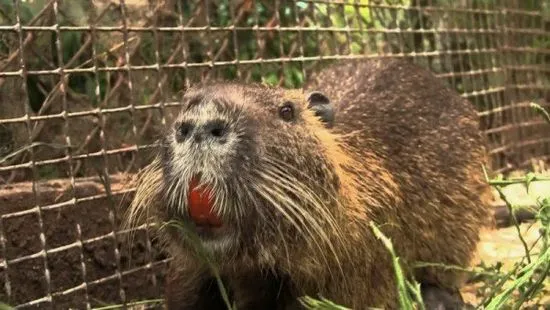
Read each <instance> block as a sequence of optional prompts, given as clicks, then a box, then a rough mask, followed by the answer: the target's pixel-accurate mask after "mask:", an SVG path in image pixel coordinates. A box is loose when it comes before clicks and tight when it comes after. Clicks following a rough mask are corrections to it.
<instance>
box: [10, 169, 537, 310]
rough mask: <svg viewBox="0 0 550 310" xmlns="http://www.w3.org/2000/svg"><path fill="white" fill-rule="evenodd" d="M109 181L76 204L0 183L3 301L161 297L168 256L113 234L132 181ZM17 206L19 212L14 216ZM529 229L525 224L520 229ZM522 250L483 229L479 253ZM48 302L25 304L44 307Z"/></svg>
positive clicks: (80, 302) (490, 258)
mask: <svg viewBox="0 0 550 310" xmlns="http://www.w3.org/2000/svg"><path fill="white" fill-rule="evenodd" d="M111 182H112V183H111V191H112V192H113V193H114V194H113V199H107V198H105V197H102V195H103V196H104V193H105V189H104V188H105V187H104V186H103V185H102V184H101V183H100V182H97V180H96V181H91V180H87V181H78V182H77V183H76V189H75V191H74V197H76V198H77V202H76V203H73V202H72V200H71V199H72V198H73V191H72V190H71V187H70V183H68V182H67V181H49V182H45V183H41V184H37V187H36V188H37V189H38V190H37V191H36V192H37V195H36V197H35V195H34V194H33V189H32V184H30V183H23V184H18V185H17V186H12V187H3V188H2V187H0V205H1V208H0V216H2V217H1V220H0V225H1V226H0V231H1V232H2V235H1V236H0V250H1V252H0V255H1V256H0V258H2V260H1V261H0V262H1V263H2V264H1V266H0V282H1V284H0V301H2V302H6V303H8V304H10V305H13V306H15V305H21V304H25V303H28V302H30V301H33V300H37V299H40V298H44V297H46V296H47V293H48V291H49V292H51V293H52V302H53V308H55V309H68V308H73V309H74V308H77V309H83V308H85V307H86V301H88V302H90V304H91V306H92V307H100V306H106V305H113V304H121V303H122V302H123V299H125V300H126V301H127V302H129V301H137V300H146V299H156V298H160V297H161V296H162V284H163V281H164V276H165V266H166V256H165V255H164V254H163V253H162V252H160V251H159V250H158V246H157V245H156V244H155V243H154V242H153V243H152V244H149V243H148V242H147V240H148V239H147V238H146V237H147V236H146V234H145V232H143V231H140V232H138V233H137V234H136V236H135V239H134V242H133V243H132V247H131V248H129V247H128V243H127V242H126V239H125V238H126V237H127V234H117V236H116V240H115V236H114V234H113V227H114V226H117V227H118V224H119V222H120V218H121V210H123V208H122V207H123V206H126V205H127V203H128V201H129V200H130V199H131V196H130V195H127V194H124V190H125V186H126V187H128V185H127V184H128V181H127V179H125V178H124V177H122V176H114V177H113V178H112V179H111ZM94 197H95V198H94ZM37 205H40V206H42V207H43V208H42V210H41V212H40V214H39V213H37V212H27V213H25V212H26V211H29V210H31V209H33V208H35V207H36V206H37ZM17 212H20V214H15V215H14V213H17ZM41 225H42V227H43V229H41V227H40V226H41ZM78 226H79V227H80V232H79V230H78V229H77V227H78ZM527 227H528V224H524V225H523V226H522V229H527ZM41 231H44V235H43V236H42V235H41V233H40V232H41ZM529 231H530V233H528V234H526V238H527V239H528V240H530V239H533V238H536V232H537V229H536V228H531V229H530V230H529ZM80 240H81V241H82V245H80V243H79V241H80ZM43 243H44V244H45V246H46V249H47V250H51V251H50V252H49V253H48V255H47V257H46V259H44V255H43V252H41V251H42V250H43ZM522 249H523V248H522V247H521V244H520V243H519V239H518V238H517V233H516V231H515V229H514V228H513V227H511V228H505V229H500V230H498V231H495V230H493V231H485V232H483V234H482V242H481V243H480V245H479V252H478V258H477V259H478V261H479V260H481V259H483V260H484V261H486V262H488V263H491V262H496V261H498V260H503V259H504V260H505V257H510V258H514V256H516V255H521V251H522ZM21 258H23V259H21ZM117 258H118V259H117ZM6 260H7V261H8V265H7V267H6V264H5V262H6ZM151 262H160V263H158V264H155V263H151ZM145 266H149V268H145ZM46 267H47V270H48V274H46V272H45V270H46ZM140 267H141V268H140ZM47 277H49V279H50V280H49V281H47V280H46V279H47ZM84 283H87V285H84ZM8 292H9V294H8ZM463 294H464V296H465V299H466V300H468V301H470V302H475V300H476V298H475V295H474V287H466V288H464V290H463ZM47 305H48V303H38V304H36V305H33V306H29V307H25V308H26V309H29V308H41V309H44V308H48V307H47Z"/></svg>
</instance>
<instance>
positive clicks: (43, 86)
mask: <svg viewBox="0 0 550 310" xmlns="http://www.w3.org/2000/svg"><path fill="white" fill-rule="evenodd" d="M549 5H550V2H548V1H536V0H532V1H520V0H462V1H448V0H412V1H399V0H393V1H389V0H388V1H382V0H379V1H372V0H371V1H366V0H350V1H341V0H334V1H326V0H325V1H323V0H319V1H313V0H300V1H297V0H296V1H287V0H275V1H251V0H233V1H220V0H210V1H206V0H205V1H197V0H195V1H176V0H164V1H161V0H159V1H152V0H151V1H145V0H125V1H124V0H120V1H109V0H102V1H101V0H97V1H67V0H65V1H61V0H58V1H55V0H49V1H48V0H41V1H38V0H35V1H12V0H0V21H1V22H0V184H2V185H0V194H1V196H0V204H1V208H0V214H1V217H0V253H1V254H0V257H1V258H2V260H1V261H0V281H2V282H3V285H2V290H1V292H0V300H3V301H6V302H8V303H10V304H12V305H20V306H22V307H39V308H43V307H46V308H47V307H52V308H68V307H76V308H90V307H96V306H100V305H109V304H120V303H127V302H129V301H131V300H140V299H148V298H157V297H159V296H161V295H162V279H163V276H164V266H165V263H166V261H167V260H168V258H166V257H165V256H164V255H163V253H162V252H160V251H159V250H158V249H157V247H156V244H155V240H154V239H152V238H151V236H149V234H148V232H147V230H145V229H143V230H140V231H139V232H138V235H137V236H136V239H135V242H133V243H132V244H131V245H130V244H128V243H126V242H125V241H124V240H125V239H124V238H125V236H126V235H127V233H128V232H125V231H121V230H119V229H118V227H119V223H120V216H121V211H120V206H124V205H127V202H128V200H129V199H131V194H132V192H133V189H132V188H129V187H128V186H126V185H127V184H129V183H128V178H129V177H131V174H132V173H134V172H136V171H137V170H138V169H139V168H140V167H143V165H145V164H147V162H148V160H149V158H150V150H152V149H154V148H155V144H154V143H155V140H156V139H157V138H158V137H159V136H160V135H162V132H163V128H164V126H165V125H166V124H168V123H169V122H170V120H171V119H172V118H173V117H174V114H175V113H176V112H177V109H178V106H179V101H180V100H179V99H180V98H181V95H182V94H183V93H184V92H185V89H186V88H187V87H189V85H192V84H193V83H195V82H198V81H204V80H208V79H239V80H243V81H262V82H265V83H268V84H274V85H281V86H284V87H290V88H295V87H300V86H301V85H302V83H303V82H304V81H306V80H307V78H308V76H309V74H310V73H311V72H312V70H316V69H318V68H319V67H321V66H323V65H324V64H327V63H329V62H333V61H338V60H346V59H352V58H367V57H400V58H405V59H408V60H410V61H414V62H416V63H418V64H420V65H422V66H426V67H428V68H430V69H431V70H433V71H434V72H435V73H436V74H437V75H438V76H439V77H440V78H441V79H443V80H445V81H447V82H448V83H449V85H451V86H452V87H453V88H455V89H456V90H458V91H459V92H460V93H461V94H462V95H463V96H464V97H465V98H468V99H469V100H470V101H471V102H472V104H474V105H475V106H476V107H477V108H478V111H479V115H480V116H481V126H482V128H483V130H484V131H485V132H486V134H487V136H488V138H489V142H490V154H491V159H492V168H493V169H494V170H496V171H501V172H506V171H508V170H510V169H515V168H521V167H524V166H525V165H527V164H529V162H530V160H533V159H541V160H547V159H549V158H550V135H549V134H548V133H549V132H550V128H549V126H548V125H546V124H545V123H544V122H543V120H542V119H540V118H538V117H537V116H536V115H535V113H534V112H533V111H532V110H531V108H530V103H531V102H536V103H538V104H540V105H542V106H543V107H549V106H550V105H549V101H550V84H549V83H548V81H549V79H550V67H549V66H548V65H547V64H549V63H550V62H549V61H550V39H549V38H550V14H548V12H549V10H550V8H549V7H548V6H549ZM388 87H391V85H388ZM128 175H130V176H128Z"/></svg>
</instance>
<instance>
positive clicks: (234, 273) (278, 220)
mask: <svg viewBox="0 0 550 310" xmlns="http://www.w3.org/2000/svg"><path fill="white" fill-rule="evenodd" d="M306 89H307V90H308V91H322V92H323V93H325V94H326V95H328V97H329V98H330V100H331V102H332V104H334V105H335V109H336V119H335V122H334V127H333V128H331V129H327V128H325V127H324V126H323V124H322V123H321V122H320V121H319V119H318V118H317V117H315V116H314V114H313V112H312V111H310V110H308V109H307V108H306V107H307V104H308V103H307V101H306V100H305V93H304V92H302V91H297V90H292V91H291V90H282V89H277V88H268V87H265V86H261V85H240V84H234V83H223V84H212V85H200V86H197V87H195V88H193V89H191V90H190V91H188V93H187V95H186V98H187V99H186V100H187V101H186V104H187V105H186V108H184V109H187V108H189V106H192V105H193V104H194V105H200V104H206V102H216V103H217V104H216V106H217V107H218V108H219V109H218V110H217V111H218V112H219V113H220V115H219V116H220V117H227V118H228V119H233V120H236V119H238V120H239V121H238V122H236V125H235V128H234V130H235V131H239V132H241V135H240V136H239V138H238V139H239V140H238V141H239V143H237V144H234V145H235V148H236V149H234V152H231V153H228V154H229V156H230V158H229V159H228V160H227V161H223V162H222V163H219V166H213V165H212V164H210V163H209V161H208V160H209V159H208V158H202V159H197V161H196V163H202V164H200V165H202V166H201V169H203V172H204V173H205V175H206V176H205V181H204V182H205V184H209V185H210V186H211V187H213V188H214V192H215V193H216V196H217V197H220V198H219V199H217V200H216V203H215V208H216V210H217V212H218V213H219V214H220V216H222V217H223V219H224V220H225V221H226V222H229V223H233V224H234V227H233V231H234V232H235V235H234V236H233V237H232V238H233V239H231V240H232V241H231V242H233V243H231V245H220V246H219V247H218V248H216V247H213V248H210V251H211V252H212V253H213V254H214V255H213V257H214V260H215V262H216V264H217V265H218V266H219V270H220V273H221V275H222V278H223V280H224V284H225V285H226V287H227V288H228V289H229V292H230V295H231V298H232V299H233V300H234V301H235V302H236V304H237V307H238V309H260V308H261V309H269V308H268V306H269V307H273V308H272V309H290V308H293V307H298V304H297V303H296V298H297V297H300V296H303V295H310V296H319V295H321V296H323V297H326V298H329V299H331V300H332V301H334V302H336V303H340V304H342V305H345V306H348V307H351V308H354V309H362V308H364V307H366V306H372V307H385V308H390V309H394V308H396V302H397V295H396V294H397V292H396V286H395V278H394V273H393V270H392V268H391V264H390V257H389V254H388V253H387V251H386V250H385V249H384V247H383V245H382V244H381V243H380V241H378V240H376V239H375V237H374V235H373V234H372V231H371V230H370V228H369V226H368V225H369V221H374V222H375V223H376V224H378V225H379V226H380V227H381V229H382V231H383V232H384V233H385V234H386V235H387V236H389V237H390V238H391V239H392V240H393V241H394V245H395V246H396V251H397V253H398V255H400V257H401V258H402V259H403V260H404V262H415V261H426V262H437V263H443V264H448V265H458V266H464V267H466V266H468V264H469V262H470V259H471V258H472V255H473V253H474V250H475V247H476V244H477V241H478V238H479V237H478V234H479V229H480V228H481V227H482V226H483V225H484V224H486V223H487V222H488V221H489V216H488V215H489V209H488V208H487V206H486V199H487V198H488V193H489V192H488V187H487V185H486V184H485V181H484V179H483V174H482V170H481V165H482V164H483V163H485V162H486V154H485V149H484V143H485V141H484V138H483V136H482V134H481V133H480V132H479V130H478V123H477V117H476V113H475V110H474V108H473V106H472V105H471V104H470V103H469V102H468V101H466V100H464V99H462V98H461V97H460V96H459V95H458V94H456V93H455V92H453V91H451V90H449V89H448V88H447V87H446V86H445V85H443V84H441V82H440V81H439V80H438V79H437V78H435V77H434V76H433V75H432V74H431V73H430V72H428V71H426V70H424V69H420V68H418V67H416V66H414V65H411V64H408V63H406V62H403V61H395V60H384V61H376V60H370V61H362V62H350V63H348V64H345V63H340V64H337V65H335V66H332V67H330V68H328V69H326V70H324V71H322V72H321V73H320V74H318V75H316V76H314V77H313V78H312V79H311V80H310V83H309V84H308V85H307V86H306ZM205 98H207V99H205ZM288 101H291V102H293V103H295V104H296V107H297V111H298V117H297V119H296V121H295V122H292V123H288V122H284V121H282V120H280V119H279V118H278V115H277V109H278V107H280V105H281V104H282V103H284V102H288ZM190 115H193V114H190ZM210 116H212V115H210ZM182 118H185V112H182V116H181V117H180V118H179V119H180V120H181V119H182ZM170 130H172V129H170ZM173 135H174V133H173V132H172V131H168V132H167V134H166V137H167V138H166V139H164V141H162V144H163V147H162V150H161V151H160V154H159V156H158V157H157V158H156V159H155V161H154V162H153V163H151V164H150V165H149V166H148V167H147V168H146V169H145V170H144V171H143V173H142V174H141V176H140V179H139V183H138V186H137V191H136V195H135V199H134V201H133V204H132V206H131V209H130V213H129V216H128V219H129V221H128V224H130V225H136V224H138V223H142V222H143V221H146V220H154V221H157V222H162V221H167V220H170V219H174V218H177V219H182V220H185V214H184V213H185V212H184V211H185V203H186V202H185V199H184V198H185V196H186V190H187V189H186V185H187V184H188V181H189V178H190V175H191V172H190V171H187V172H185V170H186V169H191V168H188V167H187V166H185V165H184V164H183V163H185V161H186V160H187V161H190V160H191V158H186V157H185V156H183V157H182V156H181V153H178V154H179V155H178V156H175V154H176V153H174V150H175V149H176V148H177V144H176V143H175V142H174V141H173V140H171V138H170V137H173ZM213 156H214V155H213ZM211 159H212V158H210V160H211ZM245 159H246V160H247V161H246V162H247V164H244V162H245ZM201 160H204V162H202V161H201ZM220 172H222V173H220ZM160 234H161V236H163V240H164V241H165V243H166V246H167V248H168V250H169V252H170V253H171V256H172V257H173V258H174V260H173V262H172V263H171V272H170V273H169V279H168V283H167V292H166V299H167V305H168V306H169V308H170V309H217V308H220V307H221V308H223V307H224V305H223V303H222V302H220V300H219V297H220V296H219V295H216V293H215V292H216V287H214V288H212V283H215V282H213V276H212V274H211V272H210V271H209V269H208V268H207V266H206V265H205V264H204V263H203V262H202V261H200V260H199V259H197V258H196V256H195V255H194V254H193V253H194V252H192V250H191V249H190V247H189V244H188V243H187V242H186V241H185V239H184V238H183V237H182V235H181V233H179V232H177V231H175V230H174V229H171V228H167V227H165V228H163V229H161V230H160ZM415 276H416V277H417V280H419V281H421V282H422V283H426V284H433V285H435V286H437V287H442V288H447V289H449V290H455V289H456V288H457V287H459V286H460V285H461V281H462V277H461V274H460V273H457V272H456V271H445V272H444V271H442V270H436V269H424V270H416V272H415ZM208 303H211V304H208Z"/></svg>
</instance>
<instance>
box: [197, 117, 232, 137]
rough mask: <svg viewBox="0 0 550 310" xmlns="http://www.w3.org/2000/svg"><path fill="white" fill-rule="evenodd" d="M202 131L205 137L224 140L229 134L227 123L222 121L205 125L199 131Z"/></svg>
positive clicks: (214, 121)
mask: <svg viewBox="0 0 550 310" xmlns="http://www.w3.org/2000/svg"><path fill="white" fill-rule="evenodd" d="M201 129H202V132H203V135H204V136H205V137H213V138H223V137H224V136H225V135H226V134H227V123H226V122H224V121H222V120H213V121H209V122H207V123H206V124H204V126H202V128H199V131H200V130H201Z"/></svg>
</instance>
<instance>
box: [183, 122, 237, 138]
mask: <svg viewBox="0 0 550 310" xmlns="http://www.w3.org/2000/svg"><path fill="white" fill-rule="evenodd" d="M227 131H228V124H227V122H225V121H223V120H211V121H208V122H206V123H204V124H201V125H197V124H193V123H192V122H184V123H181V124H179V126H178V129H177V133H176V139H177V140H178V142H183V141H184V140H186V139H187V138H192V139H193V142H195V143H201V142H203V141H205V140H208V141H215V142H216V143H220V144H223V143H225V141H226V136H227Z"/></svg>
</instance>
